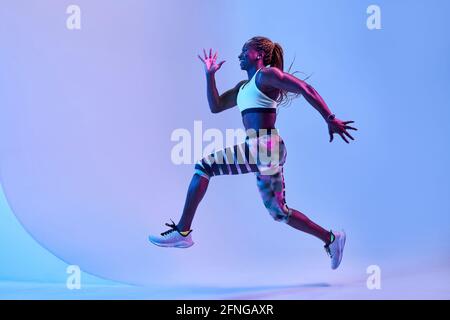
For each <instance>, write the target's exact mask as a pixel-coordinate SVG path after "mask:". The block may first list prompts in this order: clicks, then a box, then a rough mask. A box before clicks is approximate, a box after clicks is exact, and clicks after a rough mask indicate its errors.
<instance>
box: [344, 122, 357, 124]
mask: <svg viewBox="0 0 450 320" xmlns="http://www.w3.org/2000/svg"><path fill="white" fill-rule="evenodd" d="M354 122H355V121H344V122H343V124H349V123H354Z"/></svg>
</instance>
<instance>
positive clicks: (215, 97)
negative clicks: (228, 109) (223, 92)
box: [206, 73, 220, 113]
mask: <svg viewBox="0 0 450 320" xmlns="http://www.w3.org/2000/svg"><path fill="white" fill-rule="evenodd" d="M206 95H207V97H208V104H209V108H210V109H211V112H212V113H215V112H216V111H217V109H218V107H219V105H220V96H219V92H218V91H217V87H216V79H215V75H214V73H207V74H206Z"/></svg>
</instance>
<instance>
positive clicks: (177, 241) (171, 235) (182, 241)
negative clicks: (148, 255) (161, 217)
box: [148, 220, 194, 248]
mask: <svg viewBox="0 0 450 320" xmlns="http://www.w3.org/2000/svg"><path fill="white" fill-rule="evenodd" d="M171 221H172V220H171ZM166 226H168V227H170V229H169V230H167V231H164V232H163V233H161V234H160V235H156V236H153V235H150V236H149V237H148V240H149V241H150V242H151V243H153V244H155V245H157V246H160V247H174V248H189V247H190V246H192V245H193V244H194V242H193V241H192V236H191V232H192V230H189V231H184V232H180V230H178V228H177V226H176V224H175V223H174V222H173V221H172V224H168V223H166Z"/></svg>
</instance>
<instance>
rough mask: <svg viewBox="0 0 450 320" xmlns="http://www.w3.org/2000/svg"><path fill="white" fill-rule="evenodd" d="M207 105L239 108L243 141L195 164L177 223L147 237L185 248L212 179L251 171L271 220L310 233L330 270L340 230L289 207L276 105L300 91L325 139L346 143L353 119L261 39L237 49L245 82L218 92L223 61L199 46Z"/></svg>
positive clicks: (339, 249)
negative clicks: (340, 114)
mask: <svg viewBox="0 0 450 320" xmlns="http://www.w3.org/2000/svg"><path fill="white" fill-rule="evenodd" d="M203 54H204V55H203V57H201V56H200V55H199V56H198V57H199V58H200V60H201V61H202V62H203V63H204V66H205V73H206V81H207V96H208V103H209V107H210V109H211V112H212V113H219V112H222V111H224V110H227V109H230V108H232V107H234V106H236V105H237V106H238V108H239V110H240V112H241V115H242V121H243V124H244V127H245V129H246V133H247V135H246V139H245V141H244V142H242V143H240V144H237V145H235V146H232V147H227V148H224V149H221V150H218V151H215V152H213V153H212V154H209V155H208V156H206V157H204V158H203V159H201V160H199V161H198V162H197V163H196V164H195V168H194V169H195V171H194V175H193V177H192V180H191V182H190V185H189V189H188V192H187V197H186V202H185V205H184V209H183V214H182V216H181V219H180V220H179V222H178V224H175V223H174V222H173V221H172V223H171V224H169V223H166V225H167V226H168V227H170V229H169V230H167V231H164V232H162V233H161V234H158V235H151V236H150V237H149V240H150V241H151V242H152V243H153V244H155V245H158V246H161V247H176V248H188V247H190V246H192V245H193V244H194V242H193V241H192V236H191V232H192V229H191V224H192V220H193V218H194V215H195V212H196V210H197V207H198V205H199V203H200V201H201V200H202V198H203V196H204V195H205V193H206V190H207V188H208V184H209V181H210V179H211V177H213V176H217V175H225V174H228V175H234V174H245V173H250V172H253V173H254V174H255V175H256V184H257V187H258V190H259V192H260V194H261V197H262V200H263V202H264V206H265V207H266V208H267V210H268V211H269V213H270V215H271V216H272V217H273V219H274V220H275V221H279V222H284V223H286V224H288V225H289V226H291V227H293V228H295V229H298V230H300V231H303V232H306V233H308V234H311V235H313V236H315V237H317V238H319V239H320V240H322V241H323V243H324V248H325V250H326V252H327V253H328V255H329V257H330V258H331V268H332V269H336V268H337V267H338V266H339V264H340V263H341V260H342V256H343V251H344V246H345V238H346V235H345V232H344V231H341V232H339V231H332V230H330V231H327V230H326V229H324V228H322V227H321V226H319V225H317V224H316V223H314V222H313V221H311V220H310V219H309V218H308V217H306V216H305V215H304V214H303V213H301V212H300V211H297V210H295V209H294V208H291V207H288V206H287V204H286V200H285V184H284V176H283V165H284V163H285V161H286V156H287V149H286V146H285V144H284V141H283V139H282V138H281V136H280V135H279V133H278V130H277V129H276V128H275V122H276V118H277V117H276V116H277V108H278V105H279V104H280V103H281V102H282V101H283V100H284V99H287V98H288V93H289V94H295V95H303V96H304V97H305V99H306V101H308V103H309V104H311V106H313V107H314V108H315V109H316V110H317V111H318V112H319V113H320V114H321V115H322V117H323V118H324V120H325V121H326V123H327V125H328V132H329V135H330V142H332V141H333V134H335V133H337V134H339V135H340V137H341V138H342V139H343V140H344V141H345V142H346V143H348V142H349V141H348V140H347V138H349V139H351V140H354V139H353V137H352V136H351V135H350V134H349V133H348V132H347V130H357V129H356V128H354V127H351V126H349V124H350V123H353V122H354V121H341V120H339V119H338V118H336V117H335V115H334V114H333V113H332V112H331V111H330V109H329V108H328V107H327V105H326V103H325V101H324V100H323V99H322V98H321V96H320V95H319V94H318V93H317V91H316V90H314V88H313V87H311V86H310V85H309V84H307V83H306V82H305V81H303V80H300V79H298V78H296V77H294V76H293V75H291V74H290V73H287V72H283V64H284V62H283V49H282V48H281V46H280V45H279V44H278V43H274V42H272V41H271V40H270V39H268V38H265V37H253V38H251V39H250V40H248V41H247V42H246V43H245V44H244V46H243V47H242V52H241V54H240V55H239V57H238V58H239V61H240V66H241V69H242V70H245V71H247V76H248V80H243V81H240V82H239V83H238V84H237V85H236V86H235V87H234V88H232V89H230V90H228V91H226V92H224V93H223V94H222V95H219V93H218V91H217V88H216V81H215V73H216V72H217V70H219V69H220V67H221V66H222V64H223V63H224V62H225V61H221V62H219V63H216V59H217V53H215V54H214V55H212V50H211V49H210V50H209V54H207V53H206V51H205V50H203ZM261 154H270V159H271V160H273V158H276V161H269V162H267V161H262V159H261Z"/></svg>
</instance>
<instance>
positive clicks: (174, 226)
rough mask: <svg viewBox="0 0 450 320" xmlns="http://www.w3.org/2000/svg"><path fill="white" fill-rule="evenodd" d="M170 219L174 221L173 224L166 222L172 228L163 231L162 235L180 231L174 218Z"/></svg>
mask: <svg viewBox="0 0 450 320" xmlns="http://www.w3.org/2000/svg"><path fill="white" fill-rule="evenodd" d="M170 221H172V224H169V223H166V226H168V227H170V228H171V229H169V230H167V231H164V232H163V233H161V235H162V236H166V235H168V234H169V233H171V232H174V231H178V228H177V225H176V224H175V222H173V220H172V219H170Z"/></svg>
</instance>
